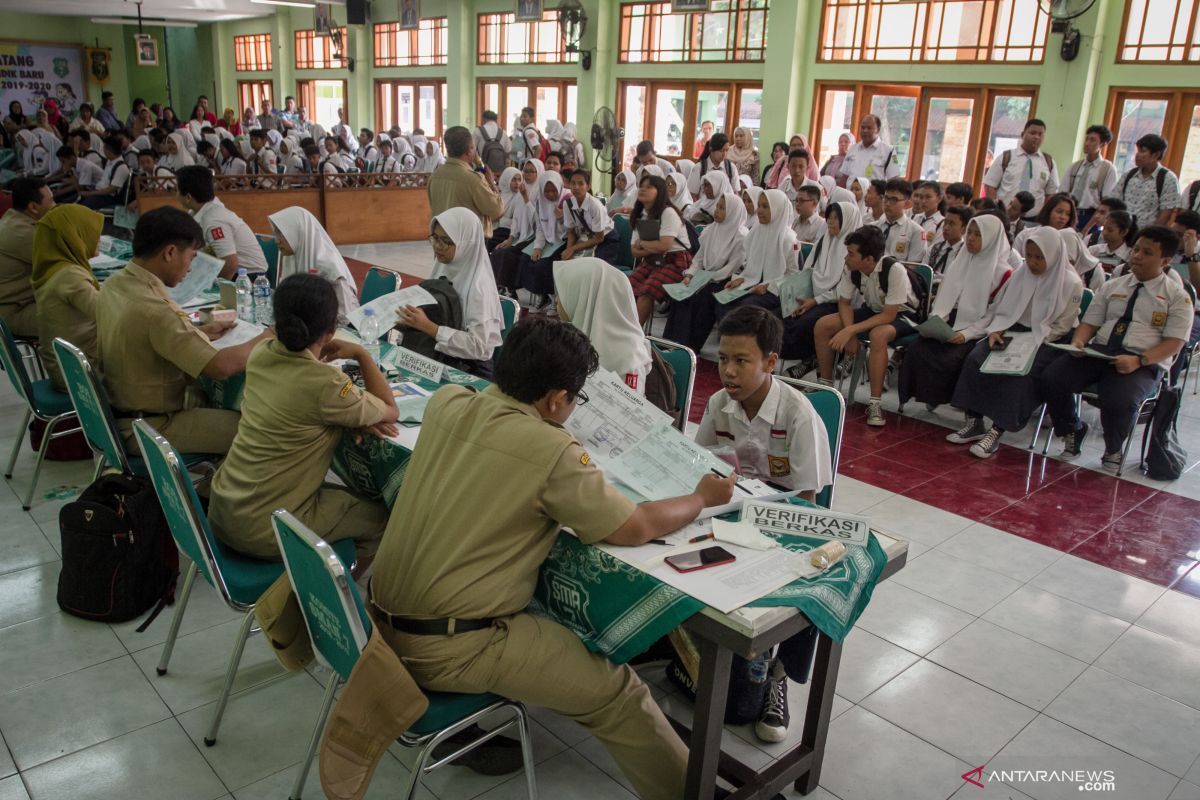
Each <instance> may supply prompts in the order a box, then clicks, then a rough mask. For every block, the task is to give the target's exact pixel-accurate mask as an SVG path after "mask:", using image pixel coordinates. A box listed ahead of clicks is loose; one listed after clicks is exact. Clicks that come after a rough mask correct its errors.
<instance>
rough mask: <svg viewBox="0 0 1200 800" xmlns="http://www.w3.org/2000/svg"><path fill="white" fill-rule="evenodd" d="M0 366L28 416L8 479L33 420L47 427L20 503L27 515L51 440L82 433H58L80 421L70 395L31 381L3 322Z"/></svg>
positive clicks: (6, 472) (23, 421)
mask: <svg viewBox="0 0 1200 800" xmlns="http://www.w3.org/2000/svg"><path fill="white" fill-rule="evenodd" d="M0 363H3V365H4V372H5V373H6V374H7V375H8V380H9V382H11V383H12V386H13V388H14V389H16V391H17V394H18V395H19V396H20V398H21V399H22V400H24V401H25V416H24V417H23V418H22V419H21V426H20V427H19V428H17V436H16V439H15V440H14V441H13V449H12V453H11V454H10V455H9V457H8V468H7V469H6V470H4V477H5V478H8V479H9V480H11V479H12V476H13V467H15V466H16V465H17V456H18V455H20V453H21V445H23V444H24V443H25V431H26V430H28V429H29V419H30V417H36V418H38V419H39V420H41V421H42V422H44V423H46V428H45V430H44V431H43V433H42V446H41V447H39V448H38V454H37V459H36V460H35V461H34V465H33V477H32V478H30V480H29V489H28V490H26V492H25V497H24V498H23V499H22V500H21V508H23V509H25V510H26V511H28V510H29V504H30V502H31V501H32V500H33V492H34V490H35V489H37V482H38V475H40V474H41V472H42V463H43V462H44V461H45V460H46V449H47V448H48V447H49V446H50V442H51V440H53V439H59V438H61V437H63V436H70V435H71V434H72V433H76V432H78V431H79V426H78V425H76V426H75V427H73V428H69V429H67V430H56V429H57V428H58V427H59V426H60V425H62V424H63V423H69V422H72V421H75V420H77V419H78V418H77V417H76V416H75V409H74V407H73V406H72V405H71V397H70V395H68V394H67V393H66V392H60V391H58V390H57V389H55V388H54V386H53V385H52V384H51V383H50V380H49V379H48V378H47V379H42V380H37V381H34V380H30V379H29V373H28V372H27V371H26V370H25V359H24V356H23V355H22V354H21V351H20V350H19V349H18V348H17V342H16V340H15V339H14V338H13V335H12V330H10V329H9V327H8V323H6V322H4V320H2V319H0Z"/></svg>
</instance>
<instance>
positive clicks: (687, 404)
mask: <svg viewBox="0 0 1200 800" xmlns="http://www.w3.org/2000/svg"><path fill="white" fill-rule="evenodd" d="M646 341H648V342H650V346H651V347H653V348H654V349H655V350H657V351H658V352H659V354H660V355H661V356H662V357H663V358H664V359H666V361H667V363H668V364H670V365H671V369H672V370H674V371H675V427H676V428H678V429H679V430H680V431H683V430H684V429H685V428H687V423H688V414H690V413H691V410H692V390H693V389H694V388H695V386H696V354H695V353H693V352H692V349H691V348H690V347H685V346H684V345H681V344H679V343H678V342H672V341H670V340H669V339H660V338H658V337H657V336H647V337H646Z"/></svg>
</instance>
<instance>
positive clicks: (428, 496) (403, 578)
mask: <svg viewBox="0 0 1200 800" xmlns="http://www.w3.org/2000/svg"><path fill="white" fill-rule="evenodd" d="M597 364H598V361H597V356H596V352H595V350H594V349H592V346H591V344H590V343H589V342H588V341H587V338H586V337H585V336H584V335H583V334H582V333H581V332H579V331H578V330H577V329H575V328H573V327H571V326H570V325H568V324H565V323H561V322H558V321H557V320H551V319H547V318H544V317H530V318H528V319H526V320H524V321H522V322H521V323H519V324H518V325H517V326H516V327H515V328H514V329H513V331H512V333H511V334H510V335H509V338H508V340H507V342H506V344H505V346H504V351H503V352H502V354H501V356H500V359H499V362H498V363H497V365H496V384H495V385H494V386H491V387H489V388H488V389H487V390H485V391H484V392H482V393H479V394H476V393H475V392H472V391H471V390H469V389H466V388H463V387H458V386H451V387H445V388H443V389H441V390H439V391H438V392H437V393H436V394H435V395H434V397H433V399H432V400H431V401H430V403H429V406H428V408H427V409H426V411H425V416H424V420H423V422H422V426H421V437H420V439H419V441H418V442H417V447H416V450H415V451H414V453H413V458H412V461H411V462H410V463H409V466H408V470H407V472H406V474H405V478H404V484H403V485H402V486H401V489H400V494H399V496H398V497H397V498H396V503H395V506H394V509H393V511H392V516H391V519H390V521H389V523H388V527H387V531H386V532H385V534H384V538H383V544H382V545H381V546H380V549H379V554H378V556H377V557H376V560H375V571H374V577H373V579H372V584H371V605H372V613H373V614H374V616H375V619H376V620H377V621H378V623H379V625H380V630H381V632H382V634H383V636H384V638H385V639H386V640H387V641H388V643H389V644H391V646H392V647H393V648H394V649H395V650H396V652H397V654H399V655H400V658H401V661H402V662H403V663H404V665H405V667H406V668H407V669H408V670H409V671H410V672H411V673H412V675H413V677H414V678H415V679H416V680H417V682H418V683H419V684H420V685H421V686H423V687H425V688H426V689H431V690H435V691H447V692H494V693H496V694H498V695H501V696H503V697H507V698H510V699H514V700H520V701H523V702H528V703H532V704H536V705H541V706H545V707H547V708H550V709H552V710H554V711H557V712H559V713H561V714H564V715H566V716H568V717H570V718H571V719H574V720H575V721H576V722H579V723H580V724H581V725H583V726H584V727H586V728H587V729H588V730H589V731H591V733H592V734H593V735H595V736H596V738H598V739H600V741H601V742H603V743H604V745H605V747H607V748H608V750H609V752H610V753H611V754H612V755H613V757H614V758H615V759H616V761H617V763H618V764H620V766H621V769H622V770H623V771H624V772H625V774H626V775H627V776H628V777H629V779H630V781H631V782H632V783H633V785H634V787H635V788H636V789H637V791H638V794H639V795H640V796H641V797H642V798H645V799H646V800H679V799H680V798H682V797H683V790H684V775H685V771H686V764H687V749H686V747H684V744H683V742H682V741H680V739H679V737H678V736H677V735H676V734H675V732H674V731H673V730H672V729H671V727H670V724H669V723H668V722H667V720H666V718H665V717H664V716H663V714H662V711H661V710H660V709H659V708H658V706H657V704H656V703H655V702H654V700H653V698H652V697H651V696H650V691H649V689H648V688H647V687H646V685H645V684H644V683H642V681H641V679H640V678H639V677H638V676H637V673H635V672H634V671H633V670H632V669H631V668H630V667H629V666H627V665H626V666H620V667H618V666H615V665H613V664H612V662H610V661H608V660H607V659H605V658H604V657H603V656H601V655H597V654H594V653H589V652H588V651H587V649H586V648H585V647H584V645H583V643H582V642H581V641H580V640H579V638H578V637H577V636H575V634H573V633H571V632H570V631H569V630H568V629H567V628H565V627H563V626H561V625H559V624H557V623H555V622H552V621H550V620H548V619H545V618H542V617H535V616H533V615H531V614H528V613H526V612H525V608H526V606H527V605H528V604H529V601H530V598H531V597H532V595H533V590H534V586H535V583H536V581H537V576H538V569H539V567H540V566H541V564H542V562H543V561H544V560H545V559H546V556H547V555H548V554H549V552H550V548H551V547H552V545H553V544H554V541H555V538H556V537H557V535H558V532H559V528H560V527H561V526H569V527H570V528H571V529H572V530H574V531H575V533H576V535H577V536H578V537H579V538H580V540H581V541H583V542H586V543H589V544H591V543H596V542H600V541H605V542H608V543H610V544H618V545H638V544H642V543H644V542H646V541H648V540H650V539H652V538H654V537H656V536H660V535H662V534H664V533H667V532H669V531H672V530H676V529H677V528H680V527H682V526H683V525H685V524H687V523H688V522H690V521H691V520H693V519H695V517H696V516H697V515H698V514H699V513H700V511H701V509H703V508H704V507H705V506H712V505H718V504H721V503H725V502H728V501H729V498H730V497H731V495H732V491H733V484H732V482H731V481H730V480H721V479H718V478H716V477H715V476H711V475H710V476H706V477H705V478H704V479H703V480H701V482H700V483H699V485H698V486H697V487H696V491H695V492H693V493H692V494H690V495H687V496H685V497H676V498H671V499H669V500H662V501H657V502H651V503H643V504H641V505H635V504H634V503H633V502H632V501H630V500H629V499H628V498H626V497H625V496H624V495H622V494H621V493H620V492H618V491H617V490H616V489H615V488H614V487H613V486H612V485H611V484H609V483H608V482H607V481H606V480H605V478H604V475H603V474H602V473H601V472H600V471H599V470H598V469H597V468H596V467H595V465H594V464H592V463H591V460H590V458H589V457H588V454H587V453H586V452H585V451H584V450H583V448H582V447H580V445H579V444H578V442H576V441H575V439H574V437H572V436H571V434H570V433H568V432H567V431H565V430H563V428H562V423H563V422H565V421H566V419H567V418H568V417H570V415H571V412H572V411H573V410H574V409H575V406H576V404H577V402H586V398H585V397H584V396H583V395H582V394H581V391H582V389H583V385H584V381H585V380H586V378H587V376H588V375H589V374H591V373H592V372H594V371H595V370H596V368H597Z"/></svg>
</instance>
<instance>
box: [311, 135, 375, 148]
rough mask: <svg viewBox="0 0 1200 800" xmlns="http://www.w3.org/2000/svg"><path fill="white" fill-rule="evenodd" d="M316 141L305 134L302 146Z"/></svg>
mask: <svg viewBox="0 0 1200 800" xmlns="http://www.w3.org/2000/svg"><path fill="white" fill-rule="evenodd" d="M392 138H395V137H392ZM316 143H317V140H316V139H314V138H313V137H311V136H305V137H304V138H303V139H301V140H300V146H301V147H308V146H309V145H310V144H316Z"/></svg>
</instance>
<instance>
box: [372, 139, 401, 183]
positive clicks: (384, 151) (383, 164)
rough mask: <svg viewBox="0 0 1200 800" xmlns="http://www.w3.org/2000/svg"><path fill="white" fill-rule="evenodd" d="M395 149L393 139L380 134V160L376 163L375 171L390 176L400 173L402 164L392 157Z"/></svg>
mask: <svg viewBox="0 0 1200 800" xmlns="http://www.w3.org/2000/svg"><path fill="white" fill-rule="evenodd" d="M393 151H394V147H393V145H392V139H391V137H390V136H388V135H387V134H386V133H381V134H379V160H378V161H376V162H375V171H376V172H383V173H386V174H390V173H393V172H399V171H400V162H399V161H397V160H396V156H394V155H392V153H393Z"/></svg>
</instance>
